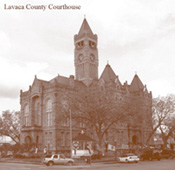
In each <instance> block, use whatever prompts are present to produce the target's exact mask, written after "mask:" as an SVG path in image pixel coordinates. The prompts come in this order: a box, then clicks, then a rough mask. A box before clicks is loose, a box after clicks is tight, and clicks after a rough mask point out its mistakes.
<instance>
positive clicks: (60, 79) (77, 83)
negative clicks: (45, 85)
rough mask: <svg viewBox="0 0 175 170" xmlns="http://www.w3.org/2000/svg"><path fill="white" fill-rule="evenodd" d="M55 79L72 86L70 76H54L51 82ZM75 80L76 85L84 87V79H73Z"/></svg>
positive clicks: (59, 82)
mask: <svg viewBox="0 0 175 170" xmlns="http://www.w3.org/2000/svg"><path fill="white" fill-rule="evenodd" d="M55 80H56V82H57V83H58V84H62V85H67V86H70V78H68V77H64V76H61V75H58V76H56V77H55V78H53V79H52V80H50V81H49V82H50V83H53V82H54V81H55ZM73 82H74V86H76V87H84V84H83V82H82V81H78V80H74V79H73Z"/></svg>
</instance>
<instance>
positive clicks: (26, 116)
mask: <svg viewBox="0 0 175 170" xmlns="http://www.w3.org/2000/svg"><path fill="white" fill-rule="evenodd" d="M29 118H30V117H29V105H26V106H25V107H24V125H25V126H29Z"/></svg>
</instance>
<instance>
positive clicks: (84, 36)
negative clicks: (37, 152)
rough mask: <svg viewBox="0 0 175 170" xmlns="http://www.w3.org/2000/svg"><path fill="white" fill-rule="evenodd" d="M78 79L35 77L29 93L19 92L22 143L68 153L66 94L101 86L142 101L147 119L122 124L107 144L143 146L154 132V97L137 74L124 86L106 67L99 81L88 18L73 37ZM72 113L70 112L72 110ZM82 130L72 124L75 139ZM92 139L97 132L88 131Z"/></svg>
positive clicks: (121, 96) (109, 135)
mask: <svg viewBox="0 0 175 170" xmlns="http://www.w3.org/2000/svg"><path fill="white" fill-rule="evenodd" d="M74 44H75V51H74V64H75V77H74V76H72V75H71V76H70V77H63V76H60V75H58V76H57V77H55V78H53V79H52V80H50V81H44V80H40V79H38V78H37V77H36V76H35V79H34V81H33V84H32V85H31V86H29V90H28V91H25V92H23V91H22V90H21V92H20V104H21V135H20V143H21V144H23V143H27V144H32V143H33V144H35V145H36V146H37V147H38V148H39V149H43V148H45V147H46V148H47V150H53V151H63V152H64V151H69V149H70V117H69V114H67V115H66V114H63V113H62V112H61V108H62V107H63V106H64V105H66V104H67V103H66V102H67V101H68V99H67V98H66V96H67V94H69V95H76V94H77V93H78V91H80V89H81V90H82V89H85V88H87V87H89V86H93V85H95V86H96V85H98V86H101V87H102V88H106V89H108V88H110V89H113V91H114V92H115V94H116V98H117V99H118V100H121V99H122V98H133V101H134V100H139V101H143V102H142V103H143V104H142V106H141V108H142V109H141V110H142V112H143V113H142V114H143V115H144V120H142V122H139V121H138V120H137V118H132V119H131V120H130V121H129V123H122V122H121V124H120V125H118V127H115V130H114V131H112V130H111V131H110V132H109V133H108V134H107V135H106V136H105V139H104V142H108V143H111V144H113V142H114V139H115V140H116V141H117V146H118V147H119V148H125V147H126V146H127V147H133V146H135V145H144V144H145V143H146V139H147V136H148V135H149V132H150V131H151V129H152V126H151V125H150V124H149V126H148V121H149V119H150V118H151V107H152V94H151V92H148V91H147V88H146V86H144V85H143V84H142V82H141V80H140V79H139V77H138V75H137V74H136V75H135V76H134V78H133V81H132V82H131V84H130V85H128V84H127V82H126V83H124V84H121V82H120V80H119V78H118V76H116V74H115V73H114V71H113V70H112V68H111V66H110V65H109V64H107V65H106V67H105V69H104V71H103V73H102V74H101V76H100V78H98V62H99V58H98V48H97V35H96V34H93V32H92V30H91V28H90V27H89V24H88V22H87V20H86V19H84V21H83V23H82V26H81V28H80V31H79V33H78V34H77V35H75V36H74ZM69 111H70V110H69ZM81 130H84V131H86V127H85V125H84V124H83V122H79V123H76V122H74V121H72V132H73V134H72V135H73V137H74V136H76V135H77V134H78V133H80V132H81ZM88 134H89V135H90V137H92V138H93V137H94V135H95V134H94V132H93V130H92V131H89V132H88Z"/></svg>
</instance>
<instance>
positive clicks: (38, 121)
mask: <svg viewBox="0 0 175 170" xmlns="http://www.w3.org/2000/svg"><path fill="white" fill-rule="evenodd" d="M34 113H35V124H36V125H38V126H41V110H40V102H39V97H36V98H35V99H34Z"/></svg>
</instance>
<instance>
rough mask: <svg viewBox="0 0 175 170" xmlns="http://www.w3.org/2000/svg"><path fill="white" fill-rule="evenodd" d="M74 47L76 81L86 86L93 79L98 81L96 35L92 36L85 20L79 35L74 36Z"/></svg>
mask: <svg viewBox="0 0 175 170" xmlns="http://www.w3.org/2000/svg"><path fill="white" fill-rule="evenodd" d="M74 45H75V51H74V64H75V77H76V80H79V81H83V82H84V84H85V85H87V86H88V85H89V84H91V82H92V80H93V79H98V49H97V35H96V34H93V32H92V30H91V28H90V26H89V24H88V22H87V20H86V18H85V19H84V21H83V23H82V25H81V28H80V30H79V33H78V34H76V35H75V36H74Z"/></svg>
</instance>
